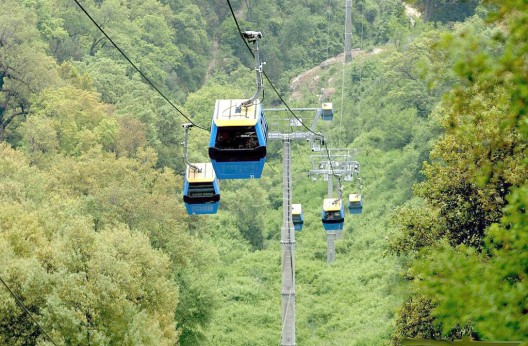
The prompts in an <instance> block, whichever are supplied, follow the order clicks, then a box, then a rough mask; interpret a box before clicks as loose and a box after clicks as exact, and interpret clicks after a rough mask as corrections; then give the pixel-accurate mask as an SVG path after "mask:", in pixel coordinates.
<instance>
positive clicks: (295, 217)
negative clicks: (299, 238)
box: [292, 204, 304, 231]
mask: <svg viewBox="0 0 528 346" xmlns="http://www.w3.org/2000/svg"><path fill="white" fill-rule="evenodd" d="M292 221H293V228H294V229H295V230H296V231H302V227H303V224H304V218H303V212H302V206H301V205H300V204H292Z"/></svg>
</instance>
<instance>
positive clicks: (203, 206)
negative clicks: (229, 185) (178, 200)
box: [183, 162, 220, 215]
mask: <svg viewBox="0 0 528 346" xmlns="http://www.w3.org/2000/svg"><path fill="white" fill-rule="evenodd" d="M193 166H195V167H196V168H198V169H199V170H197V169H195V168H193V167H192V166H189V165H187V170H186V171H185V182H184V186H183V201H184V203H185V208H186V209H187V213H188V214H189V215H193V214H215V213H216V212H217V211H218V205H219V204H220V185H219V183H218V179H217V178H216V175H215V171H214V170H213V165H212V164H211V163H209V162H208V163H194V164H193Z"/></svg>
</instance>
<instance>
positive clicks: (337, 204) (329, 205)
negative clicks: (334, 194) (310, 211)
mask: <svg viewBox="0 0 528 346" xmlns="http://www.w3.org/2000/svg"><path fill="white" fill-rule="evenodd" d="M341 203H342V202H341V200H340V199H338V198H325V199H324V200H323V210H324V211H340V210H341Z"/></svg>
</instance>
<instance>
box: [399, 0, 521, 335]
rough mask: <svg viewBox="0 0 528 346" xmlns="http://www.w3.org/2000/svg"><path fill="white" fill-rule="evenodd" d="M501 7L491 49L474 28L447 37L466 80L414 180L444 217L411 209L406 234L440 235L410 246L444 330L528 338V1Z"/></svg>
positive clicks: (413, 238)
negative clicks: (419, 179)
mask: <svg viewBox="0 0 528 346" xmlns="http://www.w3.org/2000/svg"><path fill="white" fill-rule="evenodd" d="M490 2H491V3H497V2H494V1H490ZM497 5H498V3H497ZM519 6H520V7H519ZM498 8H499V12H498V16H496V17H494V18H495V21H497V22H496V25H497V26H498V27H499V28H500V29H499V30H496V31H495V32H494V34H493V35H492V36H491V37H492V38H493V39H492V40H491V41H486V40H484V42H486V43H488V44H487V47H491V49H482V46H480V43H482V42H479V41H478V40H476V37H475V36H472V35H468V34H467V32H466V33H465V34H464V35H462V37H461V39H458V40H449V41H448V42H449V43H450V44H451V47H453V48H452V49H455V50H456V49H461V50H462V51H463V52H464V54H461V55H460V58H459V60H458V62H457V63H456V64H455V69H456V71H457V73H458V75H459V78H460V80H461V83H460V84H461V85H460V86H458V87H457V88H455V89H454V90H453V91H452V92H451V94H450V97H449V98H447V99H446V102H445V103H444V107H445V108H444V110H443V111H444V112H445V113H444V114H445V117H444V121H443V125H444V128H445V129H446V135H445V137H444V138H443V139H442V140H440V141H439V143H438V144H437V146H436V148H435V150H434V152H433V154H432V155H433V157H435V158H437V161H436V162H432V163H431V164H430V165H426V168H425V171H426V174H427V177H428V181H426V182H424V183H423V184H421V186H420V187H418V189H417V191H418V194H419V195H420V196H421V197H422V198H424V199H425V201H426V204H429V206H428V207H427V208H431V209H432V210H433V211H435V212H437V213H439V214H438V215H439V221H438V222H437V223H438V224H439V225H433V224H432V223H433V222H435V221H432V220H431V219H429V218H427V217H426V218H423V217H420V218H417V219H415V222H413V221H411V220H412V219H411V218H412V217H411V218H409V220H408V221H411V222H410V223H408V224H406V226H405V228H406V232H407V233H406V236H404V237H403V238H402V239H405V238H406V241H407V242H410V243H414V244H417V243H418V242H419V241H420V239H419V238H423V239H425V237H424V233H426V232H423V231H420V230H423V229H425V230H426V231H427V230H428V229H431V230H432V233H431V235H433V237H434V236H435V235H438V238H439V239H441V240H434V239H433V240H431V239H429V240H427V241H424V242H423V244H425V245H424V247H423V248H422V249H421V250H420V247H418V249H416V248H415V249H413V250H418V251H417V252H416V253H413V254H414V255H415V256H416V258H415V260H414V261H413V264H412V265H411V277H412V278H413V279H414V280H413V283H412V287H414V288H415V290H416V292H418V293H419V294H422V295H425V296H426V297H427V298H428V299H430V300H432V301H433V303H434V307H433V308H432V309H429V311H430V314H431V316H433V317H434V318H435V320H436V321H437V323H438V325H441V326H442V330H441V331H442V332H443V333H447V332H448V331H449V330H450V329H452V328H457V326H458V327H459V326H468V325H469V326H470V327H471V328H470V330H472V332H473V333H475V334H476V336H477V337H480V338H484V339H505V340H525V339H526V337H527V335H526V332H525V330H526V329H525V328H524V326H526V323H528V322H527V320H526V317H525V316H526V309H525V302H526V291H525V290H524V289H523V288H521V287H524V285H525V284H526V283H525V281H526V280H524V279H525V278H524V277H525V275H524V274H522V270H520V268H525V267H526V256H524V255H523V251H522V250H521V249H525V250H526V237H525V236H524V235H525V233H526V220H525V219H526V218H525V217H523V215H524V214H525V209H526V198H525V196H526V182H527V181H528V173H527V172H528V170H527V169H526V168H527V166H526V160H525V157H526V152H527V151H528V136H527V135H526V132H525V131H526V127H525V125H524V124H523V121H524V120H523V119H525V118H526V99H527V95H528V93H526V90H525V89H526V88H525V85H526V84H527V83H528V82H527V77H526V73H525V68H523V67H521V66H522V64H523V63H522V62H521V61H523V60H526V58H527V56H526V54H527V53H526V52H527V51H526V42H525V41H524V40H525V39H526V35H527V34H528V32H527V30H526V26H525V25H524V24H525V23H526V16H527V15H526V10H527V8H526V4H520V3H519V2H515V1H506V2H501V3H500V5H499V6H498ZM470 28H471V27H470ZM470 30H471V29H470ZM424 211H425V213H427V209H425V210H423V211H422V212H424ZM410 215H412V213H411V214H410ZM404 219H405V217H404ZM418 231H419V232H418ZM402 244H403V243H400V245H399V246H400V247H401V246H402ZM467 332H468V331H466V333H467ZM409 336H414V335H409Z"/></svg>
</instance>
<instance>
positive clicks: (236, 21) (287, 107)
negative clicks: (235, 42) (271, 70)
mask: <svg viewBox="0 0 528 346" xmlns="http://www.w3.org/2000/svg"><path fill="white" fill-rule="evenodd" d="M227 4H228V6H229V10H230V11H231V16H232V17H233V20H234V22H235V25H236V27H237V30H238V33H239V35H240V37H241V38H242V41H244V44H245V45H246V48H247V49H248V50H249V52H250V53H251V55H252V56H253V57H255V54H254V53H253V50H252V49H251V47H250V46H249V44H248V43H247V42H246V40H245V39H244V36H243V35H242V29H240V25H238V20H237V18H236V16H235V11H234V10H233V6H231V1H230V0H227ZM262 74H263V75H264V77H266V80H267V81H268V83H269V85H270V86H271V88H272V89H273V91H274V92H275V94H277V96H278V98H279V99H280V101H281V102H282V103H283V104H284V106H286V109H288V111H289V112H290V113H291V114H292V115H293V117H294V118H295V119H297V120H298V121H299V122H300V123H301V124H302V126H303V127H304V128H306V129H307V130H308V131H310V132H311V133H313V134H314V135H316V136H321V134H320V133H316V132H314V131H313V130H312V129H310V128H309V127H308V126H306V125H305V124H304V122H302V120H301V119H299V117H297V115H296V114H295V113H294V112H293V111H292V109H291V108H290V106H289V105H288V104H287V103H286V101H284V99H283V98H282V96H281V94H280V93H279V91H278V90H277V89H276V88H275V86H274V85H273V83H272V82H271V80H270V79H269V77H268V76H267V75H266V72H264V71H263V72H262Z"/></svg>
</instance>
